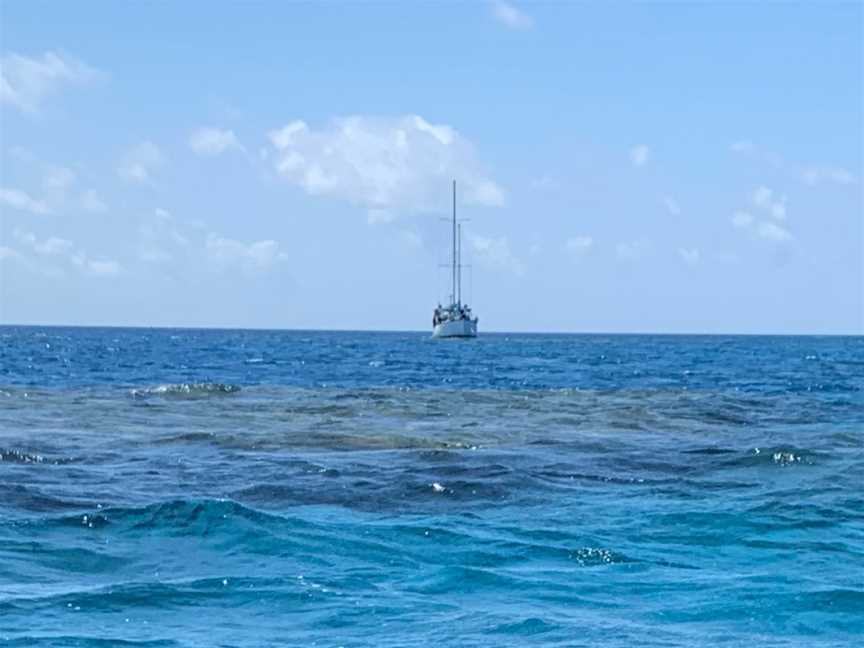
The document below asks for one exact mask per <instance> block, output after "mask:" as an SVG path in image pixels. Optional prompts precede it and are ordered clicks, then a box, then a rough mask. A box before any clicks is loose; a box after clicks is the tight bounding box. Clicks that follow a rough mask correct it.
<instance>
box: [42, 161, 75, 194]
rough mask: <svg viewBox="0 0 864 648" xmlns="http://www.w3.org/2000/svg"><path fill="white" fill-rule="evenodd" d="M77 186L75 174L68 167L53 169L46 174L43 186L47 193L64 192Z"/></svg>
mask: <svg viewBox="0 0 864 648" xmlns="http://www.w3.org/2000/svg"><path fill="white" fill-rule="evenodd" d="M73 184H75V172H74V171H72V169H67V168H66V167H51V168H49V169H48V171H47V172H46V173H45V177H44V179H43V180H42V186H43V187H44V189H45V190H46V191H56V192H61V193H62V192H64V191H66V190H67V189H68V188H69V187H71V186H72V185H73Z"/></svg>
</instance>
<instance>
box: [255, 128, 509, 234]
mask: <svg viewBox="0 0 864 648" xmlns="http://www.w3.org/2000/svg"><path fill="white" fill-rule="evenodd" d="M270 141H271V143H272V145H273V147H274V149H275V155H274V156H273V159H274V165H275V168H276V171H277V172H278V173H279V174H280V175H281V176H282V177H283V178H284V179H285V180H287V181H288V182H290V183H292V184H294V185H296V186H298V187H300V188H301V189H303V190H304V191H305V192H307V193H309V194H311V195H316V196H330V197H333V198H337V199H341V200H345V201H348V202H350V203H352V204H355V205H358V206H360V207H363V208H364V209H365V210H366V211H367V215H368V216H370V220H373V221H380V218H379V215H380V214H383V213H384V212H390V213H394V212H397V211H405V210H409V211H430V210H440V209H441V208H443V207H445V206H446V205H447V204H448V196H449V188H450V181H451V179H453V178H455V179H456V180H457V181H458V183H459V184H458V190H459V194H460V202H461V201H464V202H465V203H468V204H472V203H473V204H479V205H486V206H493V207H495V206H500V205H503V204H504V202H505V196H504V191H503V190H502V189H501V187H500V186H498V184H496V183H495V182H494V181H493V180H491V179H490V178H489V177H488V176H487V175H486V174H485V173H484V171H483V169H482V167H481V165H480V163H479V162H478V160H477V157H476V155H475V153H474V147H473V146H472V145H471V143H470V142H468V141H467V140H466V139H465V138H463V137H462V136H461V135H460V134H459V133H458V132H457V131H456V130H455V129H453V128H451V127H450V126H447V125H436V124H431V123H429V122H427V121H426V120H425V119H423V118H422V117H420V116H417V115H408V116H403V117H365V116H353V117H344V118H339V119H335V120H333V121H332V122H330V123H329V124H328V125H327V126H325V127H324V128H321V129H320V130H315V129H313V128H310V127H309V126H308V125H307V124H306V123H305V122H302V121H294V122H291V123H289V124H288V125H286V126H284V127H283V128H281V129H278V130H275V131H272V132H271V133H270ZM370 210H376V211H370Z"/></svg>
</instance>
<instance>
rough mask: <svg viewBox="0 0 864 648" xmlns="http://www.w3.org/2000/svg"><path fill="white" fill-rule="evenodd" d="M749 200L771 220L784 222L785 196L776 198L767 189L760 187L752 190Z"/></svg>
mask: <svg viewBox="0 0 864 648" xmlns="http://www.w3.org/2000/svg"><path fill="white" fill-rule="evenodd" d="M750 200H751V202H752V203H753V205H754V206H755V207H756V208H757V209H761V210H762V211H764V212H765V213H766V214H767V215H769V216H771V217H772V218H774V219H776V220H786V196H777V195H776V194H775V193H774V192H773V191H772V190H771V189H769V188H768V187H765V186H761V187H757V188H756V189H754V190H753V193H752V195H751V198H750Z"/></svg>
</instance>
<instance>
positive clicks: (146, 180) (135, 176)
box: [117, 141, 166, 184]
mask: <svg viewBox="0 0 864 648" xmlns="http://www.w3.org/2000/svg"><path fill="white" fill-rule="evenodd" d="M165 161H166V159H165V155H164V154H163V153H162V151H161V150H160V149H159V147H158V146H156V145H155V144H154V143H153V142H149V141H145V142H141V143H140V144H137V145H136V146H134V147H132V148H131V149H129V150H128V151H127V152H126V154H125V155H124V156H123V160H122V161H121V163H120V166H119V167H118V168H117V173H118V175H119V176H120V177H121V178H123V179H124V180H127V181H129V182H135V183H140V184H150V183H152V181H153V173H154V172H155V171H157V170H158V169H159V168H161V167H162V166H164V164H165Z"/></svg>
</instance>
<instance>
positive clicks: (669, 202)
mask: <svg viewBox="0 0 864 648" xmlns="http://www.w3.org/2000/svg"><path fill="white" fill-rule="evenodd" d="M663 205H664V206H665V207H666V211H668V212H669V213H670V214H672V215H673V216H677V215H678V214H680V213H681V205H679V204H678V201H677V200H675V199H674V198H672V197H671V196H665V197H664V198H663Z"/></svg>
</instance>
